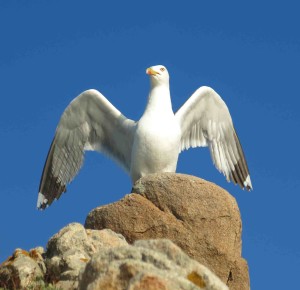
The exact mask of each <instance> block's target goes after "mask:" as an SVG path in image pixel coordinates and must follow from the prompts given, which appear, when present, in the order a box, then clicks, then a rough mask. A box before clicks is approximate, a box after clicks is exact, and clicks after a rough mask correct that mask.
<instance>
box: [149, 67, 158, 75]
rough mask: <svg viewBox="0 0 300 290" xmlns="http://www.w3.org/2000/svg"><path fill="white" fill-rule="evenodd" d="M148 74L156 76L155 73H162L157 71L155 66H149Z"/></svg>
mask: <svg viewBox="0 0 300 290" xmlns="http://www.w3.org/2000/svg"><path fill="white" fill-rule="evenodd" d="M146 74H148V75H152V76H155V75H159V74H160V73H159V72H157V71H155V70H154V69H153V68H151V67H149V68H147V70H146Z"/></svg>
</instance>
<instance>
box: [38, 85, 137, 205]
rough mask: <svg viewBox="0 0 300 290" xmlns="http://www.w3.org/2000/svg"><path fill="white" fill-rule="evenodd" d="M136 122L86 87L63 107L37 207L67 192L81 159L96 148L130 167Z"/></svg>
mask: <svg viewBox="0 0 300 290" xmlns="http://www.w3.org/2000/svg"><path fill="white" fill-rule="evenodd" d="M134 130H135V122H134V121H132V120H129V119H127V118H126V117H125V116H123V115H122V114H121V113H120V112H119V111H118V110H117V109H116V108H115V107H114V106H113V105H112V104H111V103H110V102H109V101H108V100H107V99H106V98H105V97H104V96H103V95H102V94H101V93H99V92H98V91H96V90H88V91H85V92H83V93H82V94H80V95H79V96H78V97H77V98H75V99H74V100H73V101H72V102H71V103H70V104H69V106H68V107H67V108H66V110H65V111H64V113H63V114H62V116H61V119H60V122H59V124H58V126H57V129H56V133H55V136H54V139H53V141H52V143H51V146H50V149H49V152H48V155H47V159H46V162H45V166H44V169H43V173H42V177H41V182H40V187H39V196H38V203H37V207H38V208H40V209H44V208H46V207H47V206H48V205H50V204H51V203H52V202H53V200H54V199H58V198H59V197H60V196H61V194H62V193H63V192H65V191H66V187H67V184H69V183H70V182H71V181H72V180H73V179H74V177H75V176H76V175H77V174H78V172H79V170H80V168H81V166H82V165H83V162H84V153H85V151H86V150H96V151H99V152H102V153H105V154H107V155H108V156H110V157H111V158H113V159H114V160H116V161H117V162H118V163H119V164H120V165H121V166H122V167H123V168H124V169H125V170H126V171H129V169H130V160H131V148H132V142H133V135H134Z"/></svg>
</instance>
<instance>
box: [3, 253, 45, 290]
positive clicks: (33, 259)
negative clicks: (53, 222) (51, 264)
mask: <svg viewBox="0 0 300 290" xmlns="http://www.w3.org/2000/svg"><path fill="white" fill-rule="evenodd" d="M43 252H44V250H43V248H41V247H39V248H35V249H32V250H30V251H29V252H27V251H24V250H21V249H16V250H15V252H14V253H13V255H12V256H11V257H9V258H8V259H7V260H6V261H5V262H3V263H2V264H1V265H0V287H3V288H5V289H27V288H28V286H29V285H30V286H31V287H34V286H35V285H36V284H37V283H38V281H39V280H41V279H43V277H44V274H45V272H46V268H45V264H44V261H43V258H42V254H43Z"/></svg>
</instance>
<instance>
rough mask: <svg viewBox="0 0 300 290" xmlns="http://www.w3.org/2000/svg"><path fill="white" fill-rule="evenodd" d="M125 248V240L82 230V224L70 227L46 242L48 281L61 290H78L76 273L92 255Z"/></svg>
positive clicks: (117, 235) (110, 233)
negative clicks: (106, 250) (54, 283)
mask: <svg viewBox="0 0 300 290" xmlns="http://www.w3.org/2000/svg"><path fill="white" fill-rule="evenodd" d="M124 245H127V242H126V240H125V239H124V237H123V236H122V235H120V234H116V233H114V232H113V231H111V230H109V229H104V230H101V231H96V230H85V229H84V227H83V226H82V225H81V224H78V223H72V224H70V225H68V226H66V227H64V228H63V229H62V230H60V231H59V232H58V233H57V234H56V235H54V236H53V237H52V238H51V239H50V240H49V242H48V245H47V251H46V254H45V257H46V259H45V261H46V267H47V280H48V281H49V282H54V281H58V282H57V283H56V286H57V287H61V288H63V289H77V288H78V276H79V272H80V271H81V270H82V269H83V268H84V267H85V266H86V263H87V262H88V261H89V260H90V259H91V257H92V256H93V254H95V253H97V252H99V251H100V250H103V249H105V248H110V249H113V248H115V247H119V246H124Z"/></svg>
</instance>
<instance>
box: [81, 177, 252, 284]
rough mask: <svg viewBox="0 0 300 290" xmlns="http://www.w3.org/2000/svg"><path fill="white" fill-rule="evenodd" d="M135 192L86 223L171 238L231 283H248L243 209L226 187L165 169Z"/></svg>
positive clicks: (129, 234)
mask: <svg viewBox="0 0 300 290" xmlns="http://www.w3.org/2000/svg"><path fill="white" fill-rule="evenodd" d="M132 192H133V193H131V194H128V195H126V196H125V197H124V198H123V199H121V200H120V201H118V202H115V203H112V204H109V205H106V206H101V207H98V208H96V209H94V210H92V211H91V212H90V213H89V215H88V217H87V219H86V222H85V227H86V228H89V229H104V228H109V229H111V230H113V231H115V232H117V233H120V234H122V235H123V236H124V237H125V238H126V240H127V241H128V242H130V243H133V242H134V241H136V240H140V239H159V238H166V239H170V240H172V241H173V242H174V243H175V244H176V245H178V246H179V247H180V248H181V249H183V250H184V252H185V253H187V254H188V255H189V256H190V257H191V258H193V259H195V260H197V261H198V262H200V263H201V264H203V265H205V266H207V267H208V268H209V269H211V270H212V271H213V272H214V273H216V274H217V275H218V276H219V277H220V278H221V280H222V281H224V282H225V283H227V285H229V286H230V289H233V290H234V289H238V290H243V289H249V275H248V267H247V263H246V261H245V260H244V259H243V258H241V227H242V225H241V219H240V213H239V209H238V206H237V203H236V201H235V199H234V198H233V197H232V196H231V195H230V194H229V193H228V192H227V191H225V190H224V189H222V188H220V187H218V186H217V185H215V184H213V183H210V182H207V181H205V180H203V179H200V178H196V177H193V176H188V175H183V174H175V173H163V174H153V175H148V176H146V177H144V178H141V179H140V180H138V181H137V182H136V184H135V185H134V187H133V190H132Z"/></svg>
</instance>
